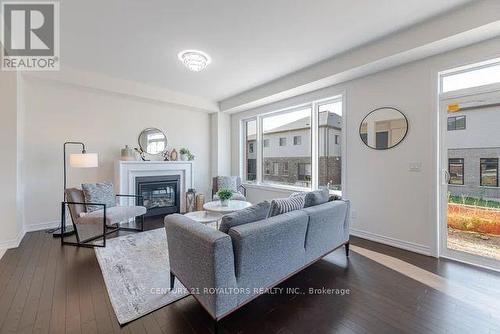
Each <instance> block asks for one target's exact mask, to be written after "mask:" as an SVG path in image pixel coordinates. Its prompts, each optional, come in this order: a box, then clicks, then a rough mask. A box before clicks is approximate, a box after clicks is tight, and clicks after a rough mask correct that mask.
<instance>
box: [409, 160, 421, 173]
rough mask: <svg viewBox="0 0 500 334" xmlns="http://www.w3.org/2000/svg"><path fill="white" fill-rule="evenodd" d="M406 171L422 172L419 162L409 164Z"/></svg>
mask: <svg viewBox="0 0 500 334" xmlns="http://www.w3.org/2000/svg"><path fill="white" fill-rule="evenodd" d="M408 170H409V171H410V172H420V171H422V163H421V162H410V165H409V168H408Z"/></svg>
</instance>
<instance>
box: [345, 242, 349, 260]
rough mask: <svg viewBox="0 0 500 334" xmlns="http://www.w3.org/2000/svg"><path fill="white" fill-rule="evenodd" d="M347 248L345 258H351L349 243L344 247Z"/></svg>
mask: <svg viewBox="0 0 500 334" xmlns="http://www.w3.org/2000/svg"><path fill="white" fill-rule="evenodd" d="M344 247H345V256H346V257H349V241H348V242H347V243H346V244H345V245H344Z"/></svg>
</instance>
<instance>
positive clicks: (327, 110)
mask: <svg viewBox="0 0 500 334" xmlns="http://www.w3.org/2000/svg"><path fill="white" fill-rule="evenodd" d="M317 109H318V153H319V157H318V171H319V173H318V185H319V186H320V187H328V188H329V189H330V190H342V182H341V181H342V146H341V141H340V136H341V134H342V100H340V99H335V100H331V101H327V102H324V103H321V104H319V105H318V107H317Z"/></svg>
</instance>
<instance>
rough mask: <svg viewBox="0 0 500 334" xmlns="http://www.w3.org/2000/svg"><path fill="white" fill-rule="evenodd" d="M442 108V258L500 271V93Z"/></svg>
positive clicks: (449, 101)
mask: <svg viewBox="0 0 500 334" xmlns="http://www.w3.org/2000/svg"><path fill="white" fill-rule="evenodd" d="M497 101H498V102H497ZM440 105H441V106H440V124H441V129H440V133H441V136H440V137H441V170H442V175H441V180H440V183H441V185H440V189H441V191H440V194H441V196H440V197H441V205H440V207H441V230H440V232H441V233H440V234H441V238H440V239H441V240H440V241H441V243H440V253H441V256H444V257H448V258H452V259H456V260H459V261H463V262H468V263H471V264H475V265H480V266H484V267H489V268H493V269H496V270H500V188H499V159H500V91H497V92H488V93H478V94H472V95H466V96H457V95H455V96H454V97H450V98H442V99H441V101H440Z"/></svg>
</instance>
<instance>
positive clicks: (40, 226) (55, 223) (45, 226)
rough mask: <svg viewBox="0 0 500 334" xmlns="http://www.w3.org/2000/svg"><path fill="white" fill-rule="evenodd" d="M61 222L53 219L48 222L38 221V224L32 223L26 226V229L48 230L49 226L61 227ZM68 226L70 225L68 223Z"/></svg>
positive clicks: (29, 230) (31, 230) (26, 230)
mask: <svg viewBox="0 0 500 334" xmlns="http://www.w3.org/2000/svg"><path fill="white" fill-rule="evenodd" d="M60 226H61V222H60V221H53V222H47V223H36V224H30V225H26V226H24V231H25V232H35V231H41V230H46V229H49V228H56V227H60ZM66 226H68V225H66Z"/></svg>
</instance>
